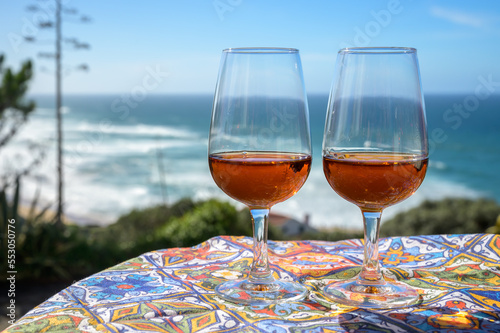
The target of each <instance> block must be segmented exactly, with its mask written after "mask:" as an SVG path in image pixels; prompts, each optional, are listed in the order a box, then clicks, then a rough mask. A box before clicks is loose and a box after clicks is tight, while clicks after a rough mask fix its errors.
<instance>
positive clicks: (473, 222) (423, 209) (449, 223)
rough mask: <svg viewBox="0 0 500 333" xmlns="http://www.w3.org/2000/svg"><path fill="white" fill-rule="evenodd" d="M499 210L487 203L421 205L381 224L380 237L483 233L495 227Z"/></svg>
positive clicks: (458, 201)
mask: <svg viewBox="0 0 500 333" xmlns="http://www.w3.org/2000/svg"><path fill="white" fill-rule="evenodd" d="M499 214H500V206H499V205H498V204H497V203H496V202H495V201H493V200H487V199H478V200H472V199H456V198H449V199H443V200H441V201H425V202H423V203H422V204H421V205H420V206H418V207H416V208H413V209H410V210H409V211H406V212H403V213H399V214H397V215H396V216H395V217H394V218H392V219H390V220H388V221H386V222H385V223H383V224H382V227H381V235H382V236H412V235H435V234H472V233H484V232H486V230H487V229H488V228H489V227H491V226H493V225H495V221H496V219H497V216H498V215H499Z"/></svg>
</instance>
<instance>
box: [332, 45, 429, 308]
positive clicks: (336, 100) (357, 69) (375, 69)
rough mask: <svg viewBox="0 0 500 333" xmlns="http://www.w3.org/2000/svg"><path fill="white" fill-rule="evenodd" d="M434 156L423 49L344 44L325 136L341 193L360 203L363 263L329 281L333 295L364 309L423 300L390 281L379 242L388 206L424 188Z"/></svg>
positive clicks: (412, 291) (338, 63)
mask: <svg viewBox="0 0 500 333" xmlns="http://www.w3.org/2000/svg"><path fill="white" fill-rule="evenodd" d="M427 162H428V144H427V130H426V120H425V110H424V102H423V96H422V91H421V84H420V74H419V67H418V60H417V51H416V50H415V49H413V48H401V47H382V48H375V47H372V48H347V49H342V50H340V51H339V54H338V57H337V62H336V68H335V76H334V80H333V86H332V91H331V93H330V99H329V102H328V111H327V116H326V124H325V132H324V137H323V170H324V173H325V176H326V179H327V180H328V182H329V184H330V186H331V187H332V188H333V189H334V190H335V192H337V193H338V194H339V195H340V196H341V197H342V198H344V199H346V200H347V201H349V202H352V203H354V204H355V205H357V206H358V207H359V208H360V209H361V212H362V214H363V221H364V261H363V266H362V268H361V272H360V273H359V275H358V276H357V277H356V278H354V279H350V280H347V281H339V282H334V283H331V284H329V285H327V286H326V287H325V289H324V292H325V294H326V296H328V297H329V298H331V299H333V300H334V301H337V302H339V303H342V304H347V305H351V306H356V307H364V308H397V307H403V306H407V305H411V304H414V303H416V302H418V301H419V294H418V292H417V291H416V290H415V289H413V288H412V287H410V286H409V285H407V284H404V283H401V282H397V281H395V282H390V281H386V280H385V279H384V276H383V275H382V273H381V269H380V265H379V260H378V240H379V227H380V219H381V215H382V210H383V209H384V208H386V207H389V206H391V205H394V204H397V203H399V202H401V201H403V200H404V199H406V198H408V197H409V196H411V195H412V194H413V193H414V192H415V191H416V190H417V188H418V187H419V186H420V184H421V183H422V181H423V179H424V176H425V173H426V170H427Z"/></svg>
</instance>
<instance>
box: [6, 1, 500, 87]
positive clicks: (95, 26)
mask: <svg viewBox="0 0 500 333" xmlns="http://www.w3.org/2000/svg"><path fill="white" fill-rule="evenodd" d="M61 1H62V3H63V5H64V6H65V7H66V8H75V9H77V11H78V14H66V15H64V18H63V26H62V27H63V37H65V38H77V39H78V40H79V41H80V42H85V43H88V44H90V49H89V50H74V49H71V47H65V48H64V49H63V64H64V68H65V70H64V76H63V92H64V93H72V94H73V93H78V94H90V93H99V94H126V93H131V92H134V91H136V92H137V91H144V90H146V91H147V92H148V93H155V94H165V93H168V94H178V93H183V94H189V93H207V94H212V93H213V92H214V89H215V83H216V80H217V74H218V68H219V62H220V56H221V52H222V50H223V49H225V48H230V47H251V46H267V47H293V48H298V49H299V50H300V55H301V59H302V65H303V70H304V77H305V85H306V90H307V92H308V93H328V91H329V90H330V87H331V81H332V78H333V69H334V65H335V60H336V56H337V52H338V50H339V49H341V48H343V47H353V46H358V47H363V46H406V47H415V48H417V50H418V58H419V63H420V70H421V76H422V86H423V90H424V92H425V93H472V92H473V91H474V89H475V88H476V87H477V86H478V84H479V83H480V82H479V81H478V80H479V78H490V79H489V80H490V81H491V84H492V85H493V86H494V87H495V88H496V90H497V91H500V64H499V62H500V56H499V55H500V1H497V0H485V1H472V0H470V1H456V0H454V1H451V0H446V1H430V0H421V1H417V0H359V1H345V0H342V1H340V0H330V1H305V0H303V1H294V0H272V1H269V0H176V1H173V0H162V1H117V0H106V1H97V0H87V1H83V0H61ZM52 3H53V1H52V0H30V1H28V0H16V1H10V0H0V53H4V54H5V55H6V65H8V66H10V67H13V68H19V66H20V64H21V62H22V61H24V60H27V59H32V60H33V61H34V64H35V78H34V80H33V82H32V84H31V86H30V90H29V92H30V93H32V94H39V93H49V94H51V93H54V91H55V80H54V68H55V66H54V64H53V62H54V61H53V60H50V59H44V58H39V57H37V54H38V53H39V52H53V50H54V37H55V32H54V29H50V28H49V29H41V28H39V27H38V23H39V22H41V21H44V20H46V19H52V18H53V13H54V11H53V6H52V5H51V4H52ZM33 4H38V5H39V6H41V7H42V8H41V9H40V10H39V11H37V12H31V11H27V10H26V8H27V7H28V6H29V5H33ZM80 15H86V16H88V17H90V18H91V21H90V22H88V23H81V22H78V20H77V18H78V17H79V16H80ZM24 36H30V37H34V38H35V39H36V42H35V43H29V42H26V41H25V40H24V38H23V37H24ZM66 46H69V45H66ZM82 63H86V64H87V65H88V67H89V70H88V71H87V72H82V71H78V70H75V68H76V67H77V66H78V65H80V64H82Z"/></svg>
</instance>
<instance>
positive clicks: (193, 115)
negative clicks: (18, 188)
mask: <svg viewBox="0 0 500 333" xmlns="http://www.w3.org/2000/svg"><path fill="white" fill-rule="evenodd" d="M126 97H127V96H125V95H122V96H120V95H92V96H83V95H74V96H64V102H63V104H64V114H63V118H64V170H65V182H66V185H65V207H66V212H67V214H68V215H69V217H70V218H72V219H73V220H75V221H77V222H79V223H82V224H84V223H97V224H107V223H111V222H113V221H114V220H115V219H116V218H117V217H118V216H119V215H120V214H123V213H125V212H128V211H129V210H131V209H133V208H140V207H145V206H149V205H155V204H158V203H161V202H165V201H166V202H168V203H172V202H174V201H176V200H178V199H180V198H182V197H186V196H190V197H193V198H195V199H206V198H210V197H218V198H221V199H224V200H228V201H230V200H231V199H229V198H228V197H227V196H225V195H224V194H223V193H222V192H221V191H220V190H219V189H218V188H217V187H216V185H215V184H214V182H213V180H212V178H211V175H210V172H209V169H208V164H207V142H208V130H209V125H210V115H211V107H212V99H213V97H212V96H211V95H175V96H174V95H161V96H160V95H146V96H142V98H141V100H140V101H139V100H137V99H130V98H128V99H127V98H126ZM33 98H34V99H35V101H36V102H37V109H36V111H35V112H34V114H33V115H32V116H31V117H30V119H29V122H28V123H27V124H26V125H25V127H24V128H23V130H22V131H21V132H20V133H19V135H18V136H17V137H16V140H15V142H13V143H12V144H10V145H9V146H8V147H7V148H6V149H3V151H2V152H1V153H2V155H1V156H0V157H1V160H2V161H3V166H4V167H5V164H10V165H12V164H16V165H20V164H23V163H28V161H29V158H30V157H29V153H28V151H27V149H26V147H27V145H28V143H29V142H37V143H41V144H43V145H45V147H46V148H45V149H46V153H47V156H46V158H45V160H44V161H43V163H42V165H41V166H40V167H39V168H38V171H37V172H36V173H34V174H33V175H31V176H29V177H26V178H25V180H24V182H23V191H22V195H23V200H24V201H25V202H26V203H28V202H30V201H31V199H32V198H33V196H34V195H35V192H36V191H37V190H40V191H41V196H42V197H43V198H44V200H45V202H46V203H52V202H55V196H56V192H55V189H56V180H55V170H56V164H55V161H56V157H55V112H54V98H53V97H52V96H34V97H33ZM308 100H309V112H310V119H311V132H312V140H313V167H312V171H311V174H310V176H309V178H308V181H307V182H306V184H305V185H304V187H303V188H302V189H301V190H300V191H299V193H298V194H297V195H296V196H294V197H293V198H291V199H289V200H287V201H286V202H284V203H280V204H278V205H276V206H275V207H274V208H273V211H275V212H281V213H286V214H288V215H292V216H293V217H295V218H297V219H299V220H302V219H303V218H304V217H305V216H306V215H309V218H310V222H311V224H312V225H314V226H318V227H332V226H340V227H349V228H356V227H359V228H361V218H360V213H359V210H358V208H357V207H355V206H354V205H352V204H350V203H348V202H346V201H344V200H343V199H341V198H340V197H339V196H338V195H337V194H336V193H334V192H333V190H332V189H331V188H330V187H329V185H328V183H327V182H326V180H325V178H324V175H323V171H322V165H321V144H322V136H323V127H324V120H325V113H326V106H327V101H328V96H327V95H310V96H309V97H308ZM425 101H426V110H427V122H428V130H429V139H430V148H431V154H430V164H429V170H428V173H427V176H426V179H425V180H424V183H423V185H422V186H421V188H420V189H419V190H418V191H417V192H416V193H415V194H414V195H413V197H411V198H410V199H408V200H406V201H405V202H403V203H401V204H399V205H396V206H394V207H390V208H388V209H386V211H385V212H384V216H385V217H386V218H387V217H390V216H391V215H394V214H395V213H397V212H400V211H404V210H406V209H408V208H410V207H414V206H416V205H418V204H419V203H420V202H422V201H423V200H425V199H436V200H437V199H441V198H444V197H450V196H454V197H472V198H477V197H487V198H491V199H494V200H496V201H498V202H500V176H499V170H500V167H499V166H500V147H499V144H500V128H499V127H500V96H499V95H490V96H488V97H487V98H486V99H483V100H478V99H471V98H470V96H467V95H426V96H425ZM473 102H477V103H475V104H474V103H473ZM6 161H8V163H6ZM232 202H233V203H235V204H237V203H236V202H234V201H232Z"/></svg>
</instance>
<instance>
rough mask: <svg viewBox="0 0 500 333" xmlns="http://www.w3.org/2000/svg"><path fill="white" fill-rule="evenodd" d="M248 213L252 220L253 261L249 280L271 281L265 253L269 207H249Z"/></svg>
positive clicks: (267, 258) (257, 281) (267, 257)
mask: <svg viewBox="0 0 500 333" xmlns="http://www.w3.org/2000/svg"><path fill="white" fill-rule="evenodd" d="M250 213H251V214H252V222H253V263H252V268H251V270H250V276H249V280H250V282H252V283H262V284H264V283H271V282H273V281H274V278H273V276H272V272H271V270H270V269H269V256H268V253H267V229H268V221H269V209H250Z"/></svg>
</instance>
